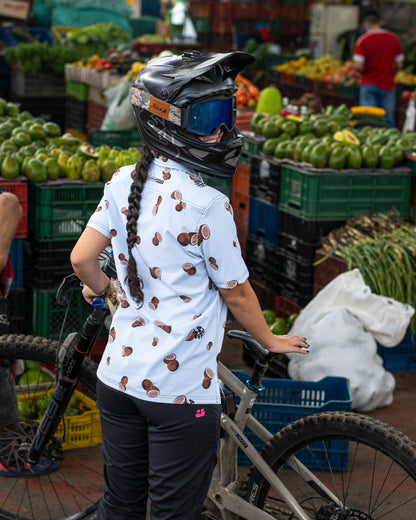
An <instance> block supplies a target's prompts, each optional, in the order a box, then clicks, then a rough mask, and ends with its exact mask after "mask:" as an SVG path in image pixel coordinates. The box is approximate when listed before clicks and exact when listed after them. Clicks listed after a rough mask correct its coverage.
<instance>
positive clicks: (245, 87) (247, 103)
mask: <svg viewBox="0 0 416 520" xmlns="http://www.w3.org/2000/svg"><path fill="white" fill-rule="evenodd" d="M235 84H236V85H237V92H236V93H235V97H236V100H237V108H246V107H248V108H253V107H255V106H256V104H257V101H258V99H259V96H260V91H259V89H258V88H257V87H256V86H255V85H254V84H253V83H251V81H250V80H248V79H247V78H245V77H244V76H242V75H241V74H237V76H236V78H235Z"/></svg>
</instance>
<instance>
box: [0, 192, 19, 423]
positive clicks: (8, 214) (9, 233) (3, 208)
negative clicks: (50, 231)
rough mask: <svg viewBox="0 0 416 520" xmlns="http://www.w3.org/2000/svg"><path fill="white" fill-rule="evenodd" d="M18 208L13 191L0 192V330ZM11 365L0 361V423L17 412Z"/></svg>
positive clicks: (5, 320) (0, 330)
mask: <svg viewBox="0 0 416 520" xmlns="http://www.w3.org/2000/svg"><path fill="white" fill-rule="evenodd" d="M22 212H23V210H22V206H21V205H20V202H19V199H18V198H17V197H16V195H14V194H13V193H9V192H2V193H0V334H7V333H8V331H9V316H8V312H7V308H8V302H7V299H6V298H7V295H8V292H9V289H10V285H11V283H12V280H13V269H12V266H11V262H10V258H9V253H10V247H11V244H12V240H13V238H14V236H15V234H16V231H17V228H18V226H19V222H20V219H21V218H22ZM12 365H13V363H12V361H10V362H9V361H4V362H0V424H2V423H3V422H4V421H6V420H9V419H13V418H17V417H18V416H19V413H18V409H17V398H16V390H15V383H14V377H13V374H12V371H11V368H12Z"/></svg>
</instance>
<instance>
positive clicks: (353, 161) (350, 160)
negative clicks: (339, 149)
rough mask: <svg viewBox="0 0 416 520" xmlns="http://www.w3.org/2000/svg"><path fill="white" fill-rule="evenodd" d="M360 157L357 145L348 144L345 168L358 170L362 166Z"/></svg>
mask: <svg viewBox="0 0 416 520" xmlns="http://www.w3.org/2000/svg"><path fill="white" fill-rule="evenodd" d="M362 162H363V161H362V157H361V151H360V147H359V146H349V147H348V148H347V162H346V166H345V167H346V168H349V169H351V170H359V169H360V168H361V166H362Z"/></svg>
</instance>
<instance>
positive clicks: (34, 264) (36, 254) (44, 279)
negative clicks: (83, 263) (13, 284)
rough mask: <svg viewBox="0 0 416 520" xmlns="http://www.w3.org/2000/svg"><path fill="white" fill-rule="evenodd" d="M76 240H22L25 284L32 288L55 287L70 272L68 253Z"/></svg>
mask: <svg viewBox="0 0 416 520" xmlns="http://www.w3.org/2000/svg"><path fill="white" fill-rule="evenodd" d="M75 243H76V240H63V241H61V240H59V241H49V240H44V241H43V240H34V239H27V240H25V242H24V248H23V253H24V254H23V257H24V264H25V273H26V276H25V281H26V285H28V286H29V287H32V288H34V289H53V288H56V287H57V286H58V285H59V284H60V283H61V281H62V279H63V278H64V277H65V276H67V275H69V274H71V273H72V266H71V262H70V254H71V251H72V249H73V247H74V245H75Z"/></svg>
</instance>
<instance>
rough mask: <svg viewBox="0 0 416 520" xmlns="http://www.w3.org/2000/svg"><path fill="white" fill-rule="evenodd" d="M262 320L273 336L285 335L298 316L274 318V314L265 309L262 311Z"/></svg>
mask: <svg viewBox="0 0 416 520" xmlns="http://www.w3.org/2000/svg"><path fill="white" fill-rule="evenodd" d="M262 312H263V316H264V319H265V320H266V323H267V325H268V326H269V328H270V330H271V331H272V332H273V334H277V335H279V336H280V335H282V334H287V333H288V332H289V331H290V329H291V327H292V325H293V324H294V322H295V320H296V318H297V317H298V314H291V315H290V316H289V317H288V318H287V319H285V318H282V317H281V316H276V313H275V312H274V311H273V310H271V309H265V310H263V311H262Z"/></svg>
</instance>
